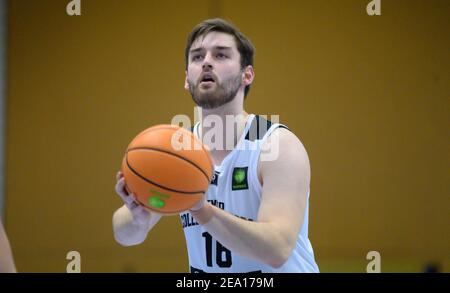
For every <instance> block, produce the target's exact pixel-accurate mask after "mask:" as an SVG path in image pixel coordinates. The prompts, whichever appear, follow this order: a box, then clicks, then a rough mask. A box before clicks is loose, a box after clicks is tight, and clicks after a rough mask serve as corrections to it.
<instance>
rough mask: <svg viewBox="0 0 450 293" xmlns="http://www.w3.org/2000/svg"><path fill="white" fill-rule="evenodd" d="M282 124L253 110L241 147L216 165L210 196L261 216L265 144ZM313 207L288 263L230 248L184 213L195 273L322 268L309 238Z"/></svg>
mask: <svg viewBox="0 0 450 293" xmlns="http://www.w3.org/2000/svg"><path fill="white" fill-rule="evenodd" d="M198 128H199V123H197V124H196V125H195V126H194V127H193V130H192V131H193V132H194V134H195V135H196V136H197V137H199V129H198ZM278 128H287V127H286V126H284V125H282V124H278V123H271V122H270V121H267V120H266V119H264V118H262V117H260V116H255V115H253V114H250V115H249V117H248V120H247V123H246V126H245V129H244V132H243V134H242V135H241V137H240V139H239V141H238V143H237V145H236V147H235V148H234V149H233V151H232V152H231V153H229V154H228V155H227V156H226V157H225V159H224V160H223V162H222V164H221V165H220V166H214V176H213V179H212V181H211V183H210V185H209V188H208V190H207V192H206V198H207V200H208V202H210V203H211V204H213V205H215V206H216V207H219V208H221V209H223V210H225V211H227V212H228V213H230V214H233V215H235V216H237V217H240V218H242V219H245V220H248V221H256V220H257V216H258V210H259V206H260V203H261V194H262V186H261V184H260V182H259V179H258V175H257V166H258V160H259V154H260V152H261V145H262V143H263V141H264V140H265V139H266V138H267V137H268V136H269V135H270V134H271V133H272V132H273V131H275V130H276V129H278ZM308 201H309V191H308ZM308 209H309V204H308V203H307V205H306V210H305V213H304V218H303V224H302V227H301V229H300V232H299V235H298V237H297V243H296V245H295V248H294V249H293V251H292V254H291V256H290V257H289V259H288V260H287V261H286V263H285V264H284V265H283V266H281V267H280V268H278V269H275V268H273V267H271V266H269V265H266V264H264V263H261V262H257V261H254V260H252V259H249V258H246V257H244V256H242V255H240V254H237V253H235V252H233V251H230V250H229V249H227V248H226V247H224V246H223V245H222V244H221V243H219V242H218V241H216V240H215V239H214V238H213V237H212V236H211V235H210V234H209V233H208V232H207V231H205V229H204V228H203V227H202V226H200V225H199V224H198V223H197V222H196V221H195V220H194V218H193V217H192V216H191V214H190V213H188V212H184V213H181V214H180V217H181V222H182V226H183V230H184V235H185V237H186V244H187V250H188V255H189V265H190V271H191V272H193V273H195V272H198V273H202V272H205V273H220V272H223V273H246V272H267V273H276V272H319V269H318V267H317V264H316V262H315V260H314V253H313V249H312V246H311V243H310V241H309V239H308ZM255 245H257V244H255Z"/></svg>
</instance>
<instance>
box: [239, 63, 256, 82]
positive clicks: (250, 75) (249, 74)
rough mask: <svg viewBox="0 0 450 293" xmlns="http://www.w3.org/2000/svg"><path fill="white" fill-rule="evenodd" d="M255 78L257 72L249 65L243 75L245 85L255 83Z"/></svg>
mask: <svg viewBox="0 0 450 293" xmlns="http://www.w3.org/2000/svg"><path fill="white" fill-rule="evenodd" d="M254 78H255V71H254V70H253V66H251V65H248V66H247V67H245V69H244V73H243V74H242V83H243V84H244V85H246V86H247V85H250V84H252V82H253V79H254Z"/></svg>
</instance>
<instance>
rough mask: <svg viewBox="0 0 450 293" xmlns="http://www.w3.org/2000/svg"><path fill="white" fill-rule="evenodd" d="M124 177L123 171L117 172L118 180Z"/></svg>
mask: <svg viewBox="0 0 450 293" xmlns="http://www.w3.org/2000/svg"><path fill="white" fill-rule="evenodd" d="M122 177H123V173H122V171H119V172H117V174H116V180H119V179H120V178H122Z"/></svg>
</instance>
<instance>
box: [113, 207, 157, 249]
mask: <svg viewBox="0 0 450 293" xmlns="http://www.w3.org/2000/svg"><path fill="white" fill-rule="evenodd" d="M155 217H156V215H155ZM152 218H153V219H152ZM155 220H156V219H154V217H153V215H152V216H151V217H150V218H149V221H148V222H147V223H138V222H136V221H134V219H133V216H132V214H131V212H130V211H129V209H128V208H127V207H126V206H125V205H124V206H122V207H121V208H119V209H118V210H117V211H116V212H115V213H114V215H113V231H114V238H115V239H116V241H117V242H118V243H119V244H121V245H123V246H132V245H138V244H141V243H142V242H143V241H144V240H145V238H147V234H148V232H149V231H150V229H151V228H152V227H153V226H154V224H155V223H156V222H155Z"/></svg>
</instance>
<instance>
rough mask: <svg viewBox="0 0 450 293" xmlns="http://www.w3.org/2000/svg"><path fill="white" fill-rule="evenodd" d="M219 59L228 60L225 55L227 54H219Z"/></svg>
mask: <svg viewBox="0 0 450 293" xmlns="http://www.w3.org/2000/svg"><path fill="white" fill-rule="evenodd" d="M217 58H219V59H225V58H228V56H227V55H225V54H223V53H217Z"/></svg>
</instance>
